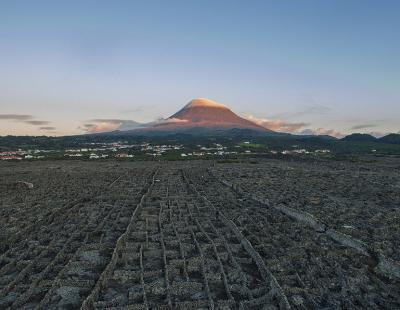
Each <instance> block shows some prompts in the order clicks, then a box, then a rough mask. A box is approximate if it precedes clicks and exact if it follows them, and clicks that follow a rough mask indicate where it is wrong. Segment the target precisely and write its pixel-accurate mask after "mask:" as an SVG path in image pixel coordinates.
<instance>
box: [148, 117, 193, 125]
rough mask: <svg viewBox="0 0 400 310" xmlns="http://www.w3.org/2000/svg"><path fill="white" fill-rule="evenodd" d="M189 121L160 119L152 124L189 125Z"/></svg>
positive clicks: (174, 118)
mask: <svg viewBox="0 0 400 310" xmlns="http://www.w3.org/2000/svg"><path fill="white" fill-rule="evenodd" d="M187 122H188V120H187V119H181V118H176V117H173V118H159V119H158V120H156V121H155V122H152V123H151V124H152V125H159V124H160V125H161V124H170V123H187Z"/></svg>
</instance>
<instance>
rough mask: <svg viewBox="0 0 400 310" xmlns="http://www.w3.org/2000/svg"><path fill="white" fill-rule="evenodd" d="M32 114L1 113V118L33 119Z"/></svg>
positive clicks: (12, 119)
mask: <svg viewBox="0 0 400 310" xmlns="http://www.w3.org/2000/svg"><path fill="white" fill-rule="evenodd" d="M32 118H33V116H32V115H27V114H0V119H5V120H11V121H25V120H29V119H32Z"/></svg>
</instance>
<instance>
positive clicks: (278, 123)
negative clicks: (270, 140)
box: [245, 115, 309, 133]
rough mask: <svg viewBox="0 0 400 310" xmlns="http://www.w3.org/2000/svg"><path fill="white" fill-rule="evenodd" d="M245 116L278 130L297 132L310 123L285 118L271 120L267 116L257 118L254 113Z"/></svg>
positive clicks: (268, 127)
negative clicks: (287, 120)
mask: <svg viewBox="0 0 400 310" xmlns="http://www.w3.org/2000/svg"><path fill="white" fill-rule="evenodd" d="M245 118H246V119H248V120H249V121H252V122H253V123H256V124H257V125H260V126H262V127H264V128H267V129H270V130H273V131H278V132H288V133H296V132H298V131H299V130H300V129H302V128H304V127H306V126H308V125H309V124H308V123H302V122H298V123H296V122H286V121H283V120H270V119H266V118H257V117H255V116H253V115H247V116H245Z"/></svg>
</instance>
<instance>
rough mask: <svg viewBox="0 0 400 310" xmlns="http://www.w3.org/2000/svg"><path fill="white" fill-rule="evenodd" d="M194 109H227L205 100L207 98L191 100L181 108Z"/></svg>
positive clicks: (224, 106) (217, 103) (219, 104)
mask: <svg viewBox="0 0 400 310" xmlns="http://www.w3.org/2000/svg"><path fill="white" fill-rule="evenodd" d="M195 107H209V108H222V109H228V107H227V106H226V105H224V104H222V103H219V102H216V101H213V100H210V99H207V98H196V99H193V100H191V101H190V102H189V103H188V104H187V105H185V106H184V107H183V108H184V109H188V108H195Z"/></svg>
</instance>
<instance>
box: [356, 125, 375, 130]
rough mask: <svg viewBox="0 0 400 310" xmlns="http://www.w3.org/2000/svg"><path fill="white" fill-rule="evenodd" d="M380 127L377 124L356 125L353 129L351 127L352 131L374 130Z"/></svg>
mask: <svg viewBox="0 0 400 310" xmlns="http://www.w3.org/2000/svg"><path fill="white" fill-rule="evenodd" d="M377 126H378V125H376V124H360V125H355V126H353V127H351V128H350V129H352V130H357V129H367V128H373V127H377Z"/></svg>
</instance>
